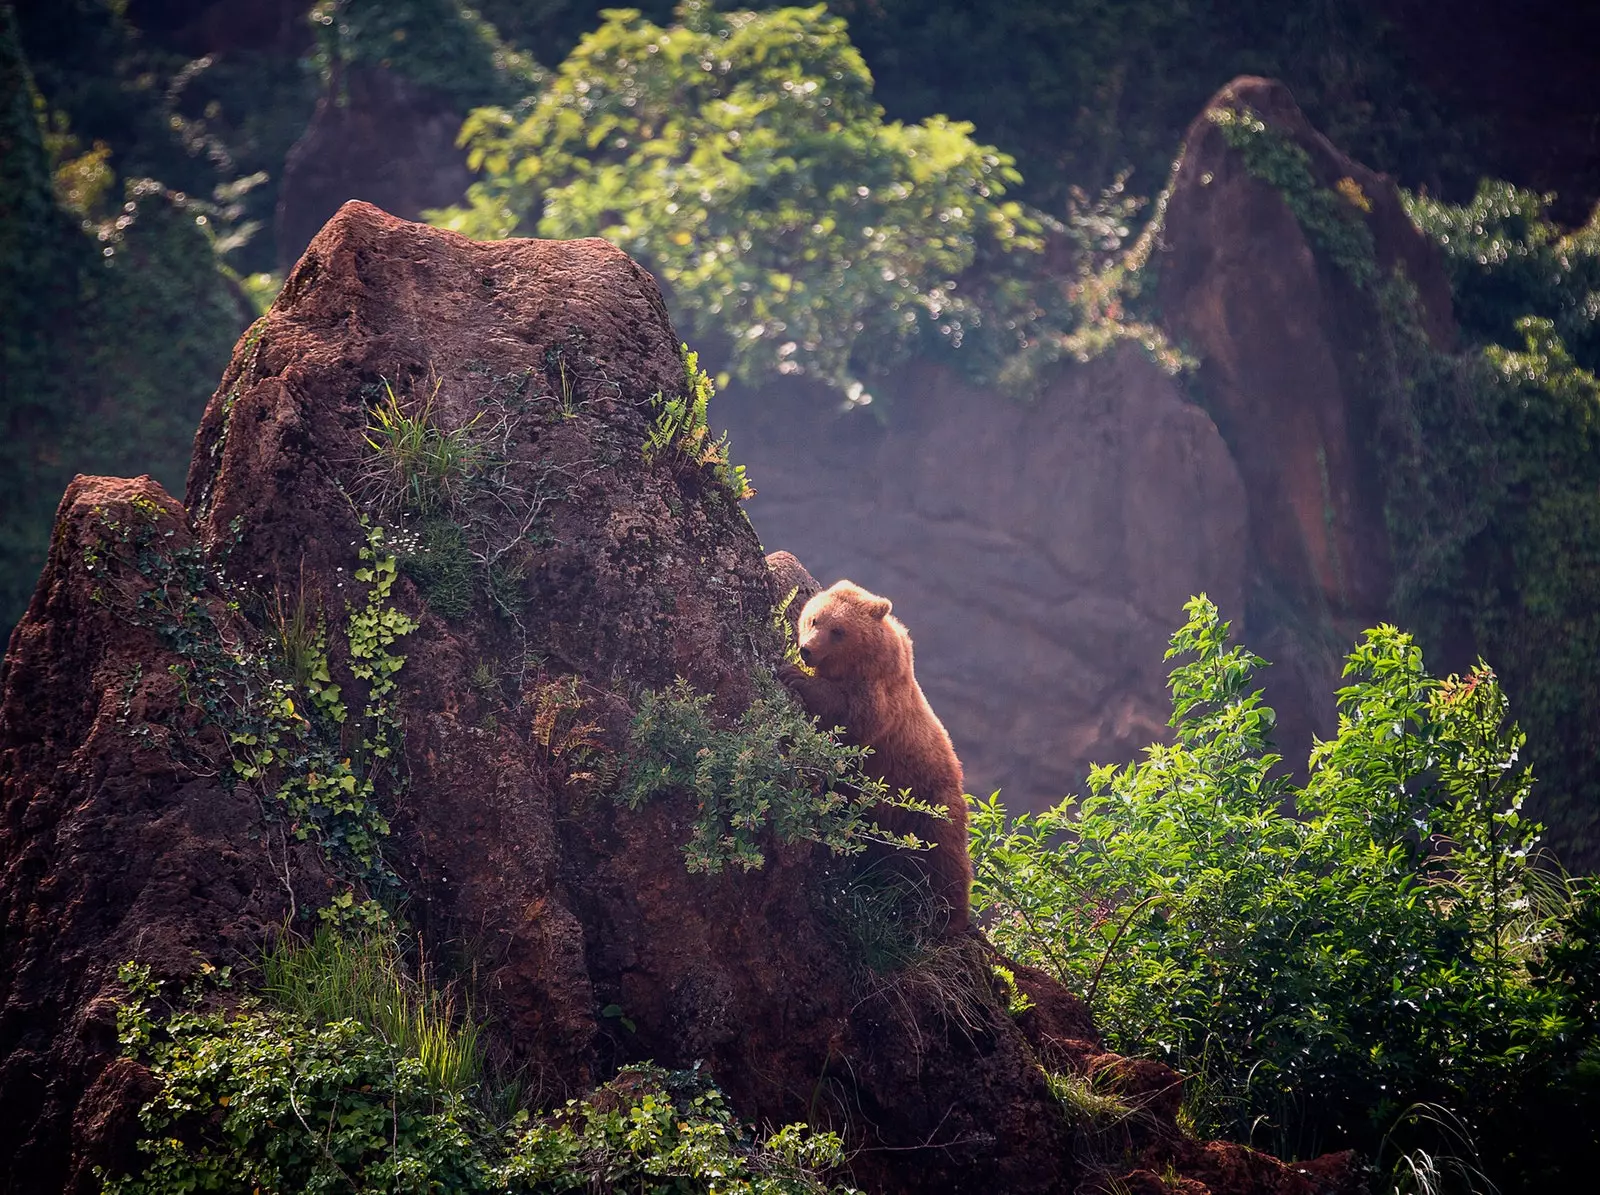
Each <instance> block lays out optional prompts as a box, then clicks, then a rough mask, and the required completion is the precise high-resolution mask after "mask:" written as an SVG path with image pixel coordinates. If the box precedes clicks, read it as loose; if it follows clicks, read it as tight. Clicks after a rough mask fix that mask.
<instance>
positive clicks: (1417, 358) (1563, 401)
mask: <svg viewBox="0 0 1600 1195" xmlns="http://www.w3.org/2000/svg"><path fill="white" fill-rule="evenodd" d="M1544 202H1545V201H1544V200H1542V199H1539V198H1537V197H1535V196H1531V195H1529V194H1527V193H1526V192H1519V191H1516V190H1515V189H1513V188H1510V187H1508V186H1506V185H1505V184H1497V183H1485V184H1484V186H1483V188H1482V189H1481V190H1480V192H1479V195H1478V197H1477V199H1476V200H1474V201H1473V203H1471V204H1469V205H1466V206H1464V207H1451V206H1449V205H1446V204H1441V203H1437V202H1435V201H1431V200H1422V199H1412V200H1410V201H1409V204H1410V208H1411V211H1412V214H1413V216H1414V217H1416V218H1417V219H1418V220H1419V221H1420V222H1421V223H1422V225H1423V227H1424V230H1425V231H1427V232H1428V233H1429V234H1430V235H1431V236H1432V237H1433V238H1434V239H1435V241H1436V243H1437V244H1438V245H1439V246H1440V249H1441V251H1442V252H1443V253H1444V254H1445V259H1446V262H1447V264H1448V266H1449V269H1450V272H1451V275H1452V283H1453V287H1454V297H1455V303H1456V311H1457V313H1458V315H1459V317H1460V319H1461V321H1462V325H1463V329H1464V330H1465V331H1466V332H1467V333H1468V334H1469V335H1470V336H1472V337H1473V338H1475V339H1476V340H1477V341H1478V342H1479V343H1478V344H1476V345H1469V346H1468V347H1467V348H1465V349H1464V350H1463V351H1461V352H1458V353H1445V352H1440V351H1437V350H1436V349H1434V348H1433V346H1432V345H1431V344H1430V343H1429V342H1428V340H1427V337H1426V336H1425V335H1424V334H1423V332H1422V329H1421V320H1420V317H1419V315H1418V303H1417V299H1416V296H1415V293H1414V292H1413V291H1412V290H1411V288H1410V287H1409V285H1407V284H1406V283H1405V282H1404V281H1403V280H1394V281H1391V282H1389V283H1386V284H1385V285H1384V286H1383V287H1380V288H1378V291H1377V292H1376V293H1377V296H1378V301H1379V306H1380V311H1381V313H1382V316H1383V325H1384V327H1383V332H1384V336H1383V339H1382V340H1380V341H1379V342H1378V343H1377V344H1375V345H1374V346H1373V348H1374V351H1373V352H1372V353H1371V354H1370V360H1371V362H1372V364H1373V367H1374V368H1373V389H1374V391H1375V392H1376V394H1377V396H1378V398H1379V400H1380V410H1381V412H1382V421H1383V422H1382V427H1381V429H1380V433H1379V435H1378V436H1377V437H1376V438H1375V446H1376V448H1377V450H1378V455H1379V460H1380V461H1381V462H1382V465H1383V468H1384V492H1385V509H1386V513H1387V516H1388V522H1389V529H1390V536H1391V541H1392V543H1393V546H1394V555H1395V564H1396V587H1395V604H1396V608H1397V610H1398V611H1399V613H1400V614H1401V615H1402V616H1403V617H1405V618H1406V619H1407V620H1408V621H1409V622H1411V623H1412V624H1413V625H1415V626H1417V627H1418V628H1419V631H1420V632H1421V633H1422V634H1423V636H1424V638H1425V641H1427V642H1428V643H1430V644H1438V645H1443V646H1446V647H1449V648H1452V649H1453V648H1455V645H1457V644H1459V643H1461V642H1463V641H1465V642H1468V643H1471V644H1473V645H1474V646H1475V647H1476V649H1477V650H1478V651H1480V652H1482V653H1483V654H1484V655H1486V656H1489V657H1490V658H1492V659H1494V660H1495V661H1496V662H1497V665H1498V668H1499V671H1500V672H1501V674H1502V676H1503V678H1504V681H1505V684H1506V685H1507V687H1508V689H1509V690H1510V692H1511V693H1512V695H1513V696H1514V697H1515V699H1516V701H1517V705H1518V708H1519V709H1520V710H1521V711H1522V713H1523V715H1524V718H1525V723H1526V725H1527V728H1528V734H1529V738H1530V741H1531V743H1532V746H1533V750H1534V753H1535V757H1536V758H1537V759H1538V760H1539V761H1540V765H1541V771H1542V773H1543V775H1544V777H1545V780H1546V785H1545V797H1544V805H1543V807H1542V810H1541V812H1542V813H1543V814H1544V816H1545V817H1546V819H1547V820H1548V821H1549V822H1550V823H1551V824H1552V826H1553V827H1554V829H1555V831H1556V835H1555V841H1556V842H1557V843H1558V844H1559V845H1560V847H1561V849H1562V851H1563V853H1564V854H1568V855H1570V856H1571V857H1573V858H1575V859H1579V860H1581V861H1582V862H1583V864H1584V865H1585V866H1587V865H1591V864H1592V862H1593V860H1594V858H1595V852H1596V850H1597V849H1600V821H1597V819H1596V815H1595V813H1594V809H1595V803H1596V801H1597V800H1600V768H1597V767H1596V765H1595V760H1596V759H1597V758H1600V675H1597V673H1596V669H1595V667H1594V660H1595V659H1596V658H1597V653H1600V384H1597V382H1596V379H1595V375H1594V373H1593V367H1594V364H1595V363H1596V362H1597V361H1600V334H1597V331H1596V320H1597V319H1600V299H1597V298H1596V295H1597V294H1600V241H1597V239H1596V234H1595V229H1594V227H1593V226H1591V227H1590V228H1589V229H1585V230H1581V231H1580V232H1578V233H1575V234H1572V235H1570V236H1565V237H1564V236H1562V235H1561V234H1560V233H1559V232H1558V231H1557V230H1556V229H1555V228H1553V227H1552V226H1551V225H1550V224H1549V222H1548V220H1546V219H1545V218H1544V210H1545V208H1544Z"/></svg>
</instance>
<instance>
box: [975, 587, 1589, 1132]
mask: <svg viewBox="0 0 1600 1195" xmlns="http://www.w3.org/2000/svg"><path fill="white" fill-rule="evenodd" d="M1188 611H1189V616H1190V617H1189V622H1188V623H1187V625H1185V626H1184V627H1183V628H1182V629H1181V630H1180V631H1179V632H1178V633H1177V634H1176V635H1175V636H1174V637H1173V640H1172V649H1171V651H1170V652H1169V658H1172V657H1179V656H1181V657H1183V662H1181V663H1180V664H1179V665H1178V666H1177V667H1176V669H1175V670H1174V672H1173V673H1172V694H1173V719H1172V725H1173V727H1174V729H1175V734H1176V741H1175V742H1174V743H1173V744H1172V745H1171V746H1160V745H1158V746H1153V747H1151V748H1149V749H1148V751H1147V755H1146V758H1145V759H1144V760H1142V761H1139V762H1137V763H1133V764H1129V765H1127V766H1125V767H1104V768H1097V769H1095V770H1094V772H1093V773H1092V774H1091V776H1090V780H1089V795H1088V796H1087V797H1086V798H1084V799H1082V800H1068V801H1064V802H1063V803H1062V804H1060V805H1059V806H1056V807H1055V808H1053V809H1050V810H1048V811H1046V812H1044V813H1042V814H1038V815H1023V816H1021V817H1018V818H1017V819H1016V820H1015V821H1013V822H1010V823H1007V821H1006V819H1005V811H1004V809H1003V807H1002V806H1001V805H1000V803H999V801H998V799H997V798H995V799H991V800H990V801H988V802H983V803H980V804H979V806H978V809H977V812H976V815H975V816H974V818H973V822H972V826H973V842H974V858H975V860H976V863H977V880H976V884H975V887H974V898H973V899H974V907H975V909H976V910H978V911H980V912H981V913H982V914H983V915H985V916H986V917H987V918H988V920H989V923H990V926H991V934H992V935H993V937H994V940H995V942H996V944H997V945H999V946H1000V948H1001V949H1002V950H1003V951H1005V952H1006V953H1008V954H1009V955H1011V956H1012V957H1014V958H1017V959H1018V960H1019V961H1023V962H1027V963H1032V964H1035V965H1038V966H1042V967H1045V968H1047V969H1049V970H1051V971H1053V972H1054V973H1055V974H1056V975H1058V976H1059V977H1061V978H1062V979H1063V980H1064V981H1065V982H1067V983H1068V984H1069V985H1070V986H1072V987H1073V988H1075V989H1076V990H1078V991H1080V992H1083V993H1084V994H1085V995H1086V997H1087V998H1088V1000H1089V1001H1090V1003H1091V1004H1092V1006H1093V1008H1094V1011H1095V1014H1096V1021H1097V1023H1098V1024H1100V1025H1101V1026H1102V1027H1104V1028H1105V1030H1106V1031H1107V1032H1108V1035H1109V1037H1110V1040H1111V1042H1112V1044H1113V1045H1114V1046H1115V1047H1116V1048H1118V1049H1120V1050H1122V1051H1124V1052H1128V1053H1137V1054H1150V1055H1154V1056H1156V1057H1158V1058H1161V1059H1162V1060H1163V1061H1166V1062H1168V1063H1170V1064H1172V1065H1173V1066H1175V1067H1176V1068H1177V1069H1179V1070H1180V1071H1186V1072H1188V1073H1189V1074H1191V1075H1192V1076H1193V1079H1192V1082H1191V1086H1190V1088H1189V1092H1188V1096H1189V1106H1188V1115H1189V1116H1190V1117H1191V1118H1192V1120H1193V1122H1194V1123H1195V1124H1196V1125H1197V1126H1198V1127H1199V1129H1200V1130H1201V1131H1202V1132H1203V1133H1212V1132H1223V1133H1226V1134H1228V1135H1230V1136H1234V1137H1236V1138H1238V1139H1241V1140H1249V1139H1251V1138H1252V1137H1253V1138H1255V1139H1256V1140H1257V1141H1258V1142H1260V1143H1265V1144H1269V1145H1271V1146H1272V1147H1273V1148H1274V1149H1275V1150H1277V1151H1278V1152H1280V1153H1283V1154H1284V1155H1285V1156H1292V1155H1302V1156H1303V1155H1305V1154H1309V1153H1315V1152H1317V1151H1318V1150H1320V1149H1326V1148H1337V1147H1339V1146H1341V1145H1354V1146H1357V1147H1361V1148H1365V1149H1367V1150H1368V1151H1373V1150H1375V1147H1376V1146H1377V1144H1378V1142H1379V1140H1380V1139H1381V1136H1382V1133H1383V1130H1384V1129H1386V1128H1388V1127H1389V1125H1390V1123H1391V1122H1392V1121H1393V1120H1394V1119H1395V1118H1396V1116H1398V1115H1399V1114H1400V1113H1401V1111H1402V1110H1403V1109H1405V1108H1406V1107H1407V1106H1408V1105H1411V1104H1413V1103H1416V1102H1419V1101H1430V1102H1433V1103H1436V1104H1440V1105H1443V1106H1446V1107H1448V1108H1451V1109H1454V1110H1455V1111H1456V1112H1457V1113H1459V1114H1460V1115H1461V1116H1462V1117H1464V1118H1465V1119H1466V1120H1467V1122H1468V1123H1470V1124H1472V1125H1473V1126H1474V1127H1481V1126H1483V1125H1484V1124H1486V1123H1488V1122H1489V1120H1490V1119H1491V1118H1492V1117H1494V1116H1500V1115H1503V1114H1507V1113H1510V1112H1514V1111H1515V1108H1516V1105H1517V1102H1518V1099H1519V1097H1518V1095H1517V1094H1516V1093H1518V1092H1519V1091H1522V1090H1525V1089H1538V1088H1540V1087H1541V1086H1543V1087H1545V1088H1548V1087H1551V1086H1554V1085H1556V1084H1558V1083H1559V1082H1564V1081H1565V1079H1564V1078H1563V1076H1565V1075H1567V1074H1568V1073H1569V1072H1570V1071H1571V1068H1572V1067H1573V1066H1574V1065H1576V1062H1577V1060H1578V1058H1579V1057H1580V1055H1581V1053H1582V1051H1583V1049H1584V1048H1586V1047H1588V1046H1592V1045H1593V1044H1594V1040H1595V1039H1594V1031H1593V1026H1594V1024H1595V1020H1594V1017H1595V1013H1596V1010H1597V1008H1600V1003H1597V1001H1600V988H1597V987H1596V985H1595V984H1594V982H1593V978H1594V977H1593V975H1592V974H1588V973H1581V974H1580V972H1581V968H1582V967H1593V966H1594V965H1595V964H1594V958H1593V950H1594V947H1593V946H1592V945H1591V944H1590V943H1592V939H1591V938H1589V937H1587V936H1586V933H1585V932H1584V931H1583V927H1584V926H1586V925H1587V924H1588V922H1587V921H1586V920H1585V918H1588V917H1592V913H1591V912H1589V911H1588V910H1590V909H1591V908H1592V905H1591V904H1590V903H1588V902H1590V901H1591V900H1592V899H1593V895H1592V894H1593V889H1592V887H1591V886H1590V885H1589V884H1587V883H1586V882H1582V881H1578V880H1569V879H1567V878H1566V877H1564V876H1562V875H1561V874H1560V873H1559V872H1555V871H1552V870H1549V869H1547V867H1546V866H1544V865H1542V864H1540V863H1537V862H1536V860H1535V857H1534V846H1535V843H1536V841H1537V833H1538V827H1537V826H1536V825H1534V824H1533V823H1531V822H1530V821H1529V820H1527V819H1526V818H1525V817H1524V815H1523V814H1522V812H1521V810H1522V805H1523V803H1524V800H1525V799H1526V797H1527V794H1528V792H1529V789H1530V787H1531V785H1532V777H1531V775H1530V773H1529V772H1528V769H1527V765H1526V760H1525V758H1524V755H1523V746H1524V740H1523V736H1522V735H1521V733H1520V732H1519V731H1518V730H1517V729H1516V726H1515V725H1514V724H1513V723H1512V722H1511V721H1510V718H1509V714H1508V711H1507V702H1506V698H1505V696H1504V694H1503V693H1502V692H1501V690H1500V686H1499V683H1498V681H1497V680H1496V678H1495V676H1494V674H1493V673H1492V672H1490V671H1489V670H1488V669H1487V668H1486V667H1483V666H1482V665H1480V666H1479V667H1478V668H1476V669H1474V670H1473V671H1472V672H1471V673H1469V674H1468V675H1467V676H1465V677H1464V678H1458V677H1451V678H1448V679H1445V680H1438V679H1435V678H1433V677H1431V676H1429V674H1428V673H1427V672H1426V671H1425V669H1424V667H1423V663H1422V654H1421V651H1420V650H1419V649H1418V648H1417V647H1416V646H1415V644H1414V643H1413V642H1412V641H1411V639H1410V638H1409V637H1408V636H1406V635H1404V634H1402V633H1400V632H1398V631H1396V630H1394V629H1393V628H1391V627H1381V628H1378V629H1376V630H1372V631H1369V632H1367V634H1366V636H1365V638H1364V639H1363V641H1362V642H1361V643H1360V644H1359V645H1358V646H1357V648H1356V649H1355V651H1354V652H1353V653H1352V654H1351V656H1350V658H1349V663H1348V665H1347V668H1346V676H1347V677H1348V678H1349V683H1348V685H1347V686H1346V687H1345V688H1343V689H1341V690H1340V692H1339V709H1340V714H1339V730H1338V734H1337V735H1336V736H1335V737H1334V738H1333V739H1331V740H1329V741H1328V742H1320V743H1318V744H1317V745H1316V747H1315V748H1314V750H1313V752H1312V754H1311V759H1310V763H1309V774H1308V776H1307V778H1306V780H1305V782H1304V783H1303V784H1294V783H1291V782H1290V781H1288V780H1287V779H1285V778H1284V776H1283V774H1282V770H1281V768H1279V767H1278V766H1277V765H1278V764H1279V758H1278V756H1276V755H1275V754H1273V753H1272V751H1271V749H1270V746H1269V741H1268V738H1269V734H1270V731H1271V728H1272V725H1273V720H1274V719H1273V714H1272V711H1271V710H1269V709H1267V708H1266V707H1264V706H1263V705H1262V704H1261V701H1260V694H1259V692H1258V691H1257V690H1255V689H1254V687H1253V681H1254V672H1255V670H1256V668H1257V667H1258V666H1259V665H1260V664H1261V662H1262V661H1260V659H1259V658H1257V657H1255V656H1253V655H1251V654H1250V653H1249V652H1248V651H1245V650H1244V649H1242V648H1240V647H1238V646H1233V645H1230V644H1229V643H1228V625H1227V624H1226V623H1224V622H1222V621H1221V620H1220V619H1219V618H1218V616H1217V611H1216V609H1215V607H1214V606H1212V605H1211V603H1210V602H1208V601H1206V600H1204V599H1203V598H1200V599H1194V600H1193V601H1191V602H1190V604H1189V606H1188ZM1564 952H1573V953H1574V954H1575V955H1576V958H1568V957H1567V956H1566V954H1565V953H1564ZM1578 959H1582V960H1583V962H1582V963H1581V966H1580V964H1579V963H1578V961H1577V960H1578ZM1556 971H1560V975H1557V974H1556Z"/></svg>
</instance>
